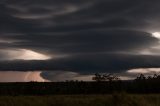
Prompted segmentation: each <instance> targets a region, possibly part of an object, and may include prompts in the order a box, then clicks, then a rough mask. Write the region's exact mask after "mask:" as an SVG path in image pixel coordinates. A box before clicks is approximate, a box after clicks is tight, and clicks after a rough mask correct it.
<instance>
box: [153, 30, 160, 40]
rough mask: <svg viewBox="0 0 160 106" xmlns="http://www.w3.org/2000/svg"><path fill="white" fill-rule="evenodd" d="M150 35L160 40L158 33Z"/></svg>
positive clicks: (159, 33)
mask: <svg viewBox="0 0 160 106" xmlns="http://www.w3.org/2000/svg"><path fill="white" fill-rule="evenodd" d="M152 35H153V36H154V37H156V38H158V39H160V32H154V33H152Z"/></svg>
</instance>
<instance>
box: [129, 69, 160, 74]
mask: <svg viewBox="0 0 160 106" xmlns="http://www.w3.org/2000/svg"><path fill="white" fill-rule="evenodd" d="M127 72H128V73H133V74H138V73H143V74H147V73H159V72H160V68H138V69H131V70H128V71H127Z"/></svg>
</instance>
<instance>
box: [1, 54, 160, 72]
mask: <svg viewBox="0 0 160 106" xmlns="http://www.w3.org/2000/svg"><path fill="white" fill-rule="evenodd" d="M159 62H160V57H159V56H147V55H146V56H144V55H142V56H140V55H119V54H93V55H91V54H88V55H86V54H85V55H76V56H72V57H66V58H61V59H52V60H45V61H44V60H42V61H36V60H35V61H23V60H16V61H5V62H4V61H3V62H0V70H4V71H5V70H11V71H14V70H20V71H27V70H33V71H34V70H44V71H45V70H63V71H72V72H78V73H84V74H89V73H95V72H111V73H114V72H125V71H126V70H128V69H132V68H140V67H143V68H152V67H159V66H160V65H159Z"/></svg>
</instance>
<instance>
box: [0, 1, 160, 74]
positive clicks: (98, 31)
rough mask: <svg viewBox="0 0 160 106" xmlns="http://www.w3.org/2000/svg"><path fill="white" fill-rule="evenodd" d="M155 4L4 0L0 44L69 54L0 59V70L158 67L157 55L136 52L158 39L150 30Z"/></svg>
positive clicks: (154, 27) (83, 70)
mask: <svg viewBox="0 0 160 106" xmlns="http://www.w3.org/2000/svg"><path fill="white" fill-rule="evenodd" d="M159 4H160V1H158V0H155V1H151V0H134V1H131V0H78V1H75V0H45V1H44V0H4V1H3V2H0V39H2V41H0V44H1V45H0V49H4V48H5V49H29V50H34V51H35V52H41V53H46V52H47V53H46V54H50V55H57V54H59V55H61V54H62V55H67V56H68V57H65V56H64V57H63V58H56V59H54V58H53V59H51V60H43V61H25V60H19V61H18V60H13V61H5V62H4V61H1V62H0V70H21V71H27V70H66V71H75V72H81V73H93V72H98V71H102V72H106V71H107V72H119V71H125V70H127V69H132V68H139V67H159V65H158V62H159V61H160V60H159V57H158V56H157V57H156V56H145V55H140V54H138V53H137V51H141V50H143V49H151V48H152V47H153V46H155V45H158V43H159V40H158V39H156V38H154V37H153V36H152V35H151V34H150V31H155V30H158V29H159V25H160V23H159V22H160V18H159V17H160V14H159V9H160V6H159ZM6 39H7V41H10V42H9V43H8V42H4V40H5V41H6ZM122 53H126V54H122ZM130 53H132V54H133V55H131V54H130ZM0 57H5V54H2V55H1V56H0Z"/></svg>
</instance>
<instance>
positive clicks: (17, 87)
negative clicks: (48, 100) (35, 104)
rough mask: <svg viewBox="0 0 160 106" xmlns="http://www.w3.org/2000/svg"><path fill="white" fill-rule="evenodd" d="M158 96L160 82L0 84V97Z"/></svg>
mask: <svg viewBox="0 0 160 106" xmlns="http://www.w3.org/2000/svg"><path fill="white" fill-rule="evenodd" d="M115 92H118V93H121V92H126V93H129V94H157V93H158V94H160V81H154V80H153V81H146V80H140V81H112V82H108V81H107V82H77V81H71V82H44V83H43V82H26V83H0V95H1V96H19V95H23V96H30V95H32V96H34V95H35V96H37V95H38V96H43V95H79V94H84V95H89V94H113V93H115Z"/></svg>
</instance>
